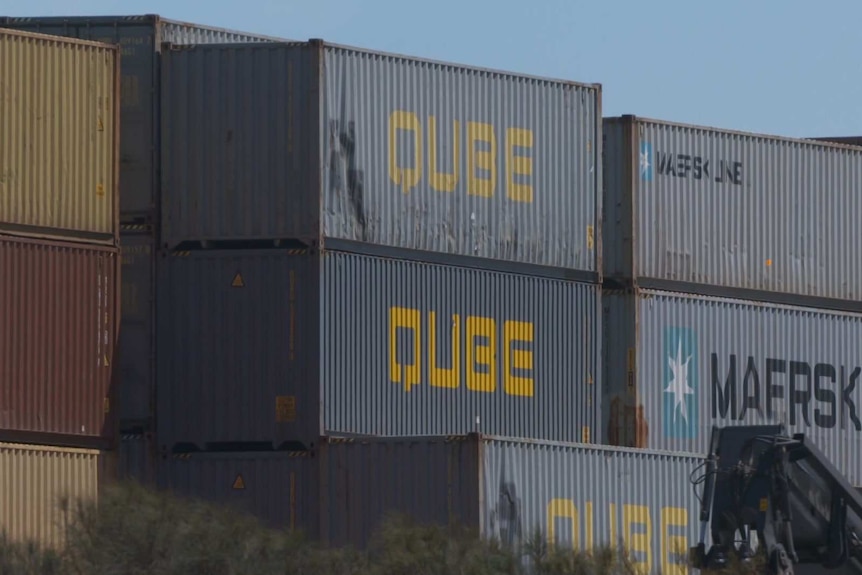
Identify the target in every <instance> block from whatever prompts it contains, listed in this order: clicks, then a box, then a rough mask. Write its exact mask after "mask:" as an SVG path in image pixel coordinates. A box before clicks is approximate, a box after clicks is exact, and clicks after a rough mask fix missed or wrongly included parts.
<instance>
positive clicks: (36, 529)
mask: <svg viewBox="0 0 862 575" xmlns="http://www.w3.org/2000/svg"><path fill="white" fill-rule="evenodd" d="M100 465H101V462H100V461H99V452H98V451H96V450H92V449H75V448H62V447H47V446H43V445H26V444H15V443H0V531H4V530H5V531H6V533H7V534H8V535H9V536H10V537H11V538H12V539H13V540H16V541H24V540H32V541H36V542H37V543H39V544H42V545H46V546H52V547H60V546H62V545H63V544H64V542H65V537H64V535H65V533H64V528H63V525H64V522H65V520H66V515H65V513H64V506H65V503H67V502H68V503H72V504H74V503H75V502H76V501H87V500H89V501H92V500H95V499H96V498H97V497H98V492H99V481H100Z"/></svg>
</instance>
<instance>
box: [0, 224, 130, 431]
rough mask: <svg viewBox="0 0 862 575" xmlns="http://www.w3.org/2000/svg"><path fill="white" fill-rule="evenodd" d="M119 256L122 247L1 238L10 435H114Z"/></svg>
mask: <svg viewBox="0 0 862 575" xmlns="http://www.w3.org/2000/svg"><path fill="white" fill-rule="evenodd" d="M117 260H118V250H117V248H108V247H97V246H89V247H86V246H83V245H81V244H67V243H61V242H48V241H44V240H42V241H40V240H33V239H23V238H10V237H0V278H2V281H0V317H2V318H3V326H4V329H3V330H0V381H2V382H3V386H2V388H0V433H2V434H3V435H4V436H5V437H7V438H12V437H14V436H15V435H14V434H15V433H16V432H19V433H20V432H29V433H49V434H62V435H68V436H76V437H81V438H82V439H83V438H84V437H90V438H93V437H101V438H111V437H112V436H113V434H114V433H115V431H114V430H115V427H114V425H113V422H112V420H113V412H114V411H115V410H113V409H112V406H114V405H116V401H113V400H111V396H112V394H113V388H114V385H113V384H114V383H115V382H114V378H113V374H114V364H115V350H116V334H117V329H118V325H117V323H118V317H119V298H118V295H117V292H118V290H117V287H118V284H119V282H118V279H119V278H118V275H119V272H118V261H117ZM106 399H108V401H107V402H106ZM106 405H107V406H109V409H110V413H108V414H106V413H105V407H106Z"/></svg>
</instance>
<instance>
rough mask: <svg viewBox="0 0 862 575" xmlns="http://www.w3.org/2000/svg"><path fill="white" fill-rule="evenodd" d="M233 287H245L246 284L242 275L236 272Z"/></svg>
mask: <svg viewBox="0 0 862 575" xmlns="http://www.w3.org/2000/svg"><path fill="white" fill-rule="evenodd" d="M230 285H231V287H245V282H244V281H242V274H240V273H239V272H236V275H235V276H233V281H232V282H231V283H230Z"/></svg>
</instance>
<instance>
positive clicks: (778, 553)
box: [769, 545, 793, 575]
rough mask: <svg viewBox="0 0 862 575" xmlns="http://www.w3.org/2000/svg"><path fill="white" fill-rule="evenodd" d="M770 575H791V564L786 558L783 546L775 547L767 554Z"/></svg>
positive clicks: (788, 558)
mask: <svg viewBox="0 0 862 575" xmlns="http://www.w3.org/2000/svg"><path fill="white" fill-rule="evenodd" d="M769 573H770V575H793V562H792V561H791V560H790V557H788V556H787V551H785V550H784V546H783V545H776V546H775V548H774V549H773V550H772V553H770V554H769Z"/></svg>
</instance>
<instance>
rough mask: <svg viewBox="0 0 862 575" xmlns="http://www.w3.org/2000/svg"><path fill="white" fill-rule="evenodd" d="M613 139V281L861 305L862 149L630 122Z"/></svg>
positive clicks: (609, 267) (615, 125) (609, 141)
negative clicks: (858, 251)
mask: <svg viewBox="0 0 862 575" xmlns="http://www.w3.org/2000/svg"><path fill="white" fill-rule="evenodd" d="M604 136H605V143H604V148H605V154H604V161H605V162H606V165H605V174H606V175H605V177H606V178H607V193H606V198H605V201H604V203H605V205H606V215H605V225H604V227H603V233H604V235H605V244H604V262H605V269H604V275H605V277H607V278H614V279H621V280H634V281H635V282H636V283H637V285H638V286H639V287H643V288H651V289H673V290H674V291H690V292H695V293H704V292H702V291H701V290H702V286H717V287H719V288H722V289H723V290H724V291H723V292H721V293H718V292H717V293H709V294H708V295H728V294H727V288H735V289H737V290H748V291H752V290H753V291H755V292H773V293H776V294H783V295H789V296H806V297H808V298H812V299H811V301H812V302H815V304H816V307H825V306H827V305H828V306H842V305H846V304H843V303H841V301H842V300H849V301H850V302H853V303H854V305H856V304H858V302H859V300H862V259H860V258H859V257H858V256H857V254H856V252H855V251H854V250H853V249H850V248H849V246H854V245H856V244H858V242H859V237H860V230H859V222H858V220H859V214H860V213H862V195H860V194H858V193H856V191H857V190H859V189H860V188H862V149H859V148H853V147H850V146H842V145H839V144H834V143H825V142H815V141H811V140H791V139H787V138H779V137H774V136H765V135H758V134H747V133H740V132H732V131H728V130H720V129H717V128H704V127H697V126H687V125H680V124H673V123H670V122H664V121H658V120H647V119H643V118H636V117H633V116H624V117H621V118H609V119H606V120H605V124H604ZM669 282H673V283H675V284H676V285H677V286H681V288H680V289H676V288H672V287H671V286H670V283H669ZM686 284H688V285H686ZM742 293H743V292H740V294H742ZM734 297H736V296H735V295H734ZM742 297H744V298H746V299H747V298H748V297H749V296H748V295H743V296H742ZM755 298H756V299H761V297H760V296H755V297H752V299H755ZM813 298H819V299H821V300H826V301H825V302H822V305H821V303H816V300H815V299H813ZM829 300H832V301H831V302H830V301H829ZM782 303H794V302H792V301H789V300H788V301H783V302H782ZM806 305H808V304H806Z"/></svg>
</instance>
